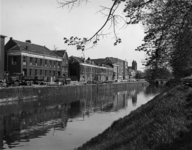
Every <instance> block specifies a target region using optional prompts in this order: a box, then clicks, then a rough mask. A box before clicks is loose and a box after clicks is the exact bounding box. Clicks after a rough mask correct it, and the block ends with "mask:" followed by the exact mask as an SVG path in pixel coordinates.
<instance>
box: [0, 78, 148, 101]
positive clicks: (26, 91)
mask: <svg viewBox="0 0 192 150" xmlns="http://www.w3.org/2000/svg"><path fill="white" fill-rule="evenodd" d="M146 84H148V83H147V82H132V83H107V84H87V85H67V86H21V87H8V88H6V87H5V88H1V89H0V103H8V102H14V101H28V100H32V99H34V100H35V99H38V100H41V99H47V101H49V100H50V101H56V100H57V101H59V100H61V101H68V100H70V101H71V99H76V98H77V96H80V97H81V96H82V95H83V94H85V93H87V92H93V91H94V92H103V91H106V90H115V91H118V90H121V89H126V88H128V87H130V86H137V85H138V86H141V85H146Z"/></svg>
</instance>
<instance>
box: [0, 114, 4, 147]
mask: <svg viewBox="0 0 192 150" xmlns="http://www.w3.org/2000/svg"><path fill="white" fill-rule="evenodd" d="M3 133H4V127H3V116H1V115H0V149H3Z"/></svg>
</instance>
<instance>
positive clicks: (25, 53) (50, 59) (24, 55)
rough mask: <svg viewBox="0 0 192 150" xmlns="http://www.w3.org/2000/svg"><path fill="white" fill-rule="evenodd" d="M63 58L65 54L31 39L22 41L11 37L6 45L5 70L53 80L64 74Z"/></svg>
mask: <svg viewBox="0 0 192 150" xmlns="http://www.w3.org/2000/svg"><path fill="white" fill-rule="evenodd" d="M62 60H63V56H60V55H57V53H54V52H53V51H51V50H49V49H48V48H47V47H45V46H41V45H37V44H33V43H31V41H30V40H26V41H25V42H21V41H18V40H14V39H13V38H10V40H9V41H8V42H7V44H6V45H5V70H6V71H8V72H9V74H10V75H12V74H13V73H23V74H24V75H25V76H28V77H31V78H33V77H34V76H38V77H39V78H44V77H47V78H48V79H49V80H52V79H53V78H55V77H57V76H61V75H62V71H63V70H62Z"/></svg>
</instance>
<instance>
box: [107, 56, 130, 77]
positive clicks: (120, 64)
mask: <svg viewBox="0 0 192 150" xmlns="http://www.w3.org/2000/svg"><path fill="white" fill-rule="evenodd" d="M106 59H109V60H111V62H112V63H113V64H114V65H116V67H117V71H116V79H120V80H125V79H128V71H127V70H128V62H127V61H126V60H121V59H119V58H114V57H107V58H106Z"/></svg>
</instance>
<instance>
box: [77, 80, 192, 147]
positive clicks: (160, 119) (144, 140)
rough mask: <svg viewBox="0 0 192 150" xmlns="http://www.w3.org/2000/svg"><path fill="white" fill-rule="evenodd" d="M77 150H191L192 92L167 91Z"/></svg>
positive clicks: (176, 88) (187, 88) (175, 88)
mask: <svg viewBox="0 0 192 150" xmlns="http://www.w3.org/2000/svg"><path fill="white" fill-rule="evenodd" d="M77 149H78V150H192V88H191V87H190V86H187V85H185V84H182V83H179V84H177V85H175V86H173V87H169V88H168V89H166V90H165V91H163V92H162V93H161V94H160V95H158V96H156V97H155V98H153V99H152V100H151V101H149V102H148V103H146V104H144V105H142V106H141V107H139V108H138V109H136V110H135V111H133V112H131V113H130V114H129V115H128V116H125V117H124V118H121V119H119V120H117V121H115V122H114V123H113V124H112V125H111V127H109V128H108V129H106V130H105V131H104V132H103V133H101V134H99V135H98V136H96V137H94V138H93V139H91V140H90V141H88V142H87V143H85V144H83V145H82V146H81V147H79V148H77Z"/></svg>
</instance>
